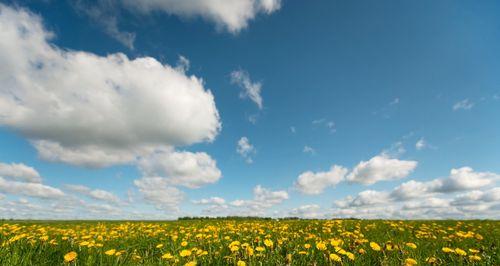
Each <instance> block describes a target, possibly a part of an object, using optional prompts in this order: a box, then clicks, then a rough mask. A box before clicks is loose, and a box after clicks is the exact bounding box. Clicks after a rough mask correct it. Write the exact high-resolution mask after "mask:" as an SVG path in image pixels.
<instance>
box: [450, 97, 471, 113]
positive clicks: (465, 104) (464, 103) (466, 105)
mask: <svg viewBox="0 0 500 266" xmlns="http://www.w3.org/2000/svg"><path fill="white" fill-rule="evenodd" d="M472 107H474V103H473V102H471V101H470V100H469V99H464V100H461V101H459V102H456V103H455V104H454V105H453V111H458V110H470V109H472Z"/></svg>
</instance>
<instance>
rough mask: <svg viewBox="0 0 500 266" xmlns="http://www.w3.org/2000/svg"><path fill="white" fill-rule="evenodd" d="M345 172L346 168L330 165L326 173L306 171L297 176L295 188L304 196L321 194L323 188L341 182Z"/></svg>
mask: <svg viewBox="0 0 500 266" xmlns="http://www.w3.org/2000/svg"><path fill="white" fill-rule="evenodd" d="M347 172H348V170H347V169H346V168H344V167H342V166H338V165H332V167H331V168H330V170H329V171H327V172H316V173H315V172H312V171H307V172H304V173H302V174H300V175H299V177H298V178H297V181H296V182H295V187H296V188H297V189H298V190H299V191H300V192H302V193H304V194H310V195H317V194H321V193H323V191H324V190H325V188H327V187H329V186H335V185H336V184H338V183H340V182H341V181H343V180H344V177H345V175H346V174H347Z"/></svg>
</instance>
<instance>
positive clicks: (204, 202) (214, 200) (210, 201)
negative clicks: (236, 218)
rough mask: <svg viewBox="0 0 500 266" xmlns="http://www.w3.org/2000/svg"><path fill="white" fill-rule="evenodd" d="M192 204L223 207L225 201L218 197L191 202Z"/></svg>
mask: <svg viewBox="0 0 500 266" xmlns="http://www.w3.org/2000/svg"><path fill="white" fill-rule="evenodd" d="M193 203H194V204H199V205H208V204H215V205H223V204H225V203H226V200H224V199H223V198H220V197H211V198H209V199H201V200H193Z"/></svg>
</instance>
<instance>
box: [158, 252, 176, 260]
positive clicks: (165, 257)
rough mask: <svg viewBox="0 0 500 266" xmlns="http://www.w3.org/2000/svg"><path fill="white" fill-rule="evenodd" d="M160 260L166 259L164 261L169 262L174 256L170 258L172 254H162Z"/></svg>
mask: <svg viewBox="0 0 500 266" xmlns="http://www.w3.org/2000/svg"><path fill="white" fill-rule="evenodd" d="M161 258H162V259H166V260H170V259H173V258H174V256H172V254H170V253H165V254H163V256H161Z"/></svg>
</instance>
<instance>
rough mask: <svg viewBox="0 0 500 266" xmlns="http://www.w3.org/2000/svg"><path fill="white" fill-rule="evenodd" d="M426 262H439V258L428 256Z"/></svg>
mask: <svg viewBox="0 0 500 266" xmlns="http://www.w3.org/2000/svg"><path fill="white" fill-rule="evenodd" d="M425 262H427V263H429V264H434V263H437V259H436V258H435V257H428V258H427V259H426V260H425Z"/></svg>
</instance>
